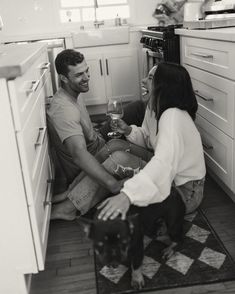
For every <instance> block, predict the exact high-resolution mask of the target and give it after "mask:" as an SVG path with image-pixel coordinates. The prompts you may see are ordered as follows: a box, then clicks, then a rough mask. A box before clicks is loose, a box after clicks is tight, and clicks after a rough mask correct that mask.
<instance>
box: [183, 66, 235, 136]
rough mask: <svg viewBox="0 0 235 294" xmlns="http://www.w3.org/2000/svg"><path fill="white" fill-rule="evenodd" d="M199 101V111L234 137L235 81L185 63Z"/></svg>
mask: <svg viewBox="0 0 235 294" xmlns="http://www.w3.org/2000/svg"><path fill="white" fill-rule="evenodd" d="M184 66H185V67H186V69H187V70H188V72H189V74H190V76H191V79H192V83H193V88H194V91H195V94H196V96H197V101H198V113H199V114H200V115H201V116H202V117H204V118H206V119H207V120H208V121H209V122H211V123H212V124H213V125H215V126H216V127H217V128H219V129H220V130H222V131H223V132H225V133H226V134H228V135H229V136H230V137H232V138H234V97H235V83H234V82H232V81H230V80H227V79H224V78H221V77H219V76H215V75H213V74H211V73H208V72H205V71H202V70H199V69H196V68H194V67H192V66H187V65H184Z"/></svg>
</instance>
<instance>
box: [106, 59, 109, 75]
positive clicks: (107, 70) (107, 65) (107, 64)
mask: <svg viewBox="0 0 235 294" xmlns="http://www.w3.org/2000/svg"><path fill="white" fill-rule="evenodd" d="M105 63H106V72H107V75H109V63H108V59H105Z"/></svg>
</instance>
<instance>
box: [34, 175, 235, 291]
mask: <svg viewBox="0 0 235 294" xmlns="http://www.w3.org/2000/svg"><path fill="white" fill-rule="evenodd" d="M202 207H203V209H204V211H205V212H206V215H207V217H208V219H209V220H210V222H211V224H212V226H213V227H214V229H215V231H216V232H217V234H218V235H219V237H220V239H221V240H222V242H223V243H224V245H225V247H226V248H227V250H228V251H229V252H230V254H231V256H232V257H233V259H234V260H235V229H234V228H235V203H234V202H233V201H232V200H231V199H230V198H229V196H227V195H226V194H225V193H224V192H223V190H221V188H220V187H219V186H218V185H217V184H216V183H215V182H214V180H213V179H212V178H210V177H207V179H206V186H205V199H204V201H203V203H202ZM70 293H73V294H75V293H76V294H95V293H96V285H95V273H94V261H93V249H92V244H91V242H90V241H89V240H87V239H86V237H85V235H84V233H83V231H82V227H81V225H80V224H79V222H77V221H73V222H66V221H59V220H58V221H53V222H51V224H50V232H49V240H48V248H47V257H46V265H45V271H42V272H40V273H39V274H36V275H33V277H32V287H31V292H30V294H70ZM139 293H140V292H139ZM148 293H158V294H159V293H161V294H196V293H200V294H202V293H213V294H219V293H221V294H222V293H223V294H225V293H230V294H232V293H235V281H231V282H224V283H217V284H211V285H199V286H193V287H185V288H176V289H170V290H160V291H153V292H148ZM107 294H109V293H107Z"/></svg>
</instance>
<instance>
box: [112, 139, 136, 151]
mask: <svg viewBox="0 0 235 294" xmlns="http://www.w3.org/2000/svg"><path fill="white" fill-rule="evenodd" d="M106 147H107V148H108V150H109V153H110V154H111V153H113V152H116V151H129V150H130V143H129V142H127V141H124V140H121V139H113V140H110V141H109V142H107V143H106Z"/></svg>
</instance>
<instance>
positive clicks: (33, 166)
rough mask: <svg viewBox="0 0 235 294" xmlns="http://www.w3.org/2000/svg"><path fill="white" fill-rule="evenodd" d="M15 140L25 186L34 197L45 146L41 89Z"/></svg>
mask: <svg viewBox="0 0 235 294" xmlns="http://www.w3.org/2000/svg"><path fill="white" fill-rule="evenodd" d="M17 139H18V143H19V149H20V153H21V162H22V166H23V171H24V176H25V178H26V186H27V188H28V189H29V190H30V191H31V195H32V197H34V195H35V189H36V184H37V178H38V173H39V171H40V167H41V163H42V154H43V153H44V150H45V148H46V144H47V129H46V122H45V105H44V89H43V88H42V89H41V92H40V94H39V96H38V98H37V101H36V104H35V105H34V107H33V109H32V111H31V113H30V115H29V118H28V120H27V123H26V124H25V126H24V128H23V130H22V131H20V132H18V133H17ZM28 201H29V202H30V203H31V202H32V199H31V200H30V199H28Z"/></svg>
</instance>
